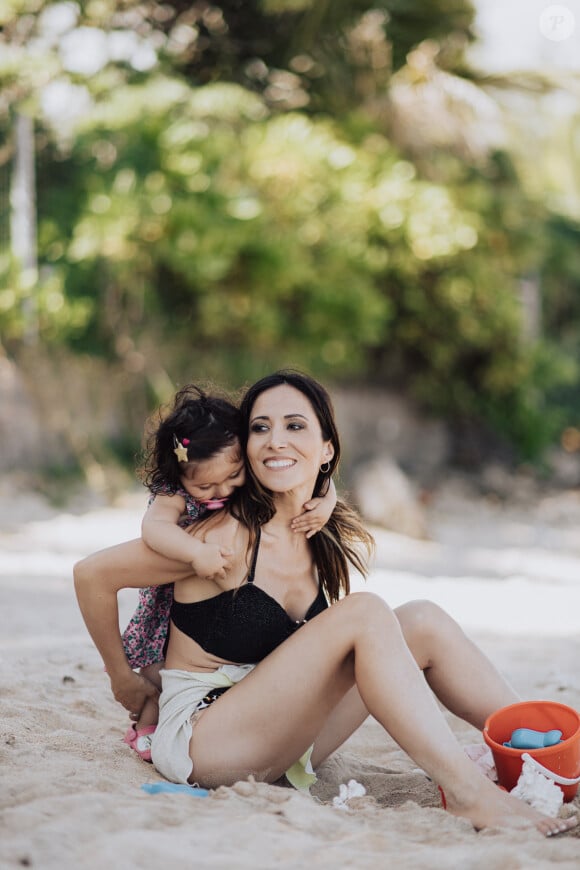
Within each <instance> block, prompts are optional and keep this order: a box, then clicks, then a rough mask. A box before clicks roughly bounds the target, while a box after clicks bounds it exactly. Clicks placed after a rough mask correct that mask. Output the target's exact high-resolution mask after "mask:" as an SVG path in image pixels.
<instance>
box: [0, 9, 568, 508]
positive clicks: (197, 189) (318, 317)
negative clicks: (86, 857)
mask: <svg viewBox="0 0 580 870" xmlns="http://www.w3.org/2000/svg"><path fill="white" fill-rule="evenodd" d="M0 24H1V27H2V29H1V32H0V468H1V470H2V472H3V473H4V474H5V475H11V476H13V475H14V473H15V472H17V473H19V474H20V475H21V478H20V479H21V480H22V482H23V485H25V486H32V487H37V488H41V489H42V488H44V489H46V490H47V491H48V492H49V493H50V494H51V496H52V497H55V498H56V497H59V496H62V494H63V493H65V492H68V491H69V489H70V487H71V486H72V485H73V483H74V482H75V481H79V480H80V481H83V482H84V483H88V484H89V487H90V488H92V490H93V491H95V492H101V493H103V494H114V492H115V491H118V489H119V488H122V487H124V486H126V484H127V481H128V480H129V479H131V474H132V471H131V469H132V467H133V463H134V457H135V453H136V452H137V451H138V449H139V443H140V438H141V434H142V428H143V422H144V419H145V417H146V415H147V413H148V412H149V411H150V410H151V409H152V408H153V407H155V406H157V405H158V404H159V403H162V402H165V401H167V400H168V399H169V398H170V397H171V395H172V393H173V392H174V390H175V389H176V388H177V387H178V386H180V385H182V384H183V383H186V382H188V381H196V382H207V381H215V382H217V383H219V384H221V385H223V386H224V387H226V388H228V389H230V390H233V391H235V390H238V389H240V388H242V387H243V385H244V384H246V383H248V382H249V381H251V380H253V379H255V378H256V377H258V376H260V375H262V374H264V373H266V372H268V371H271V370H273V369H275V368H277V367H279V366H287V365H289V366H293V367H298V368H300V369H303V370H307V371H309V372H311V373H313V374H314V375H316V376H318V377H320V378H321V379H322V380H323V381H324V382H325V384H327V385H328V386H329V388H330V389H331V391H332V392H333V395H335V396H336V398H337V406H338V408H339V411H340V417H341V421H342V425H343V428H344V429H345V432H346V435H347V450H346V458H347V468H346V472H345V474H346V481H347V483H349V468H352V467H354V466H355V465H356V464H357V463H360V462H363V461H370V460H372V459H375V458H377V457H379V458H380V457H381V456H384V455H388V456H390V458H391V459H393V460H394V461H395V462H396V463H397V464H398V466H399V468H400V469H402V470H403V471H404V472H406V473H408V474H410V475H411V476H412V477H414V478H415V479H417V480H418V481H419V483H420V484H421V485H422V486H424V487H426V488H428V487H429V486H430V485H432V483H433V481H434V479H435V478H436V477H437V475H438V474H441V473H442V470H445V469H449V468H463V469H467V470H470V471H474V472H478V471H481V469H482V468H483V469H485V468H488V469H489V466H490V464H492V465H493V466H494V468H496V469H497V467H500V468H503V469H508V470H509V471H510V473H511V472H513V471H514V470H516V471H517V470H518V469H522V468H524V469H526V470H527V473H532V474H533V475H535V476H536V477H537V478H544V479H546V480H549V481H557V482H558V484H559V485H563V486H578V485H580V391H579V389H578V383H579V375H580V156H579V155H580V111H579V109H578V106H579V105H580V103H579V101H578V98H579V96H580V2H578V0H570V2H567V3H565V4H559V5H550V4H548V3H546V2H543V0H518V2H515V0H514V2H511V3H509V4H505V3H503V4H502V3H500V2H497V0H480V2H469V0H375V2H366V0H350V2H349V0H335V2H332V3H329V2H327V0H250V2H247V0H244V2H241V0H231V2H224V3H211V2H207V0H199V2H193V3H192V2H181V0H168V2H163V3H154V2H149V0H140V2H135V0H125V2H112V0H89V2H82V3H81V2H78V3H77V2H72V0H64V2H48V0H0ZM530 469H531V470H532V471H530ZM488 476H489V475H488ZM496 479H497V474H496Z"/></svg>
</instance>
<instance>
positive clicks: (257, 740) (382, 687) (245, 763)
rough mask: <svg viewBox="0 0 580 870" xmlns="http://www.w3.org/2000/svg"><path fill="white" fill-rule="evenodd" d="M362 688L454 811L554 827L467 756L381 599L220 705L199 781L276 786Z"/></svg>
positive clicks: (319, 634)
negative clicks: (251, 780) (249, 779)
mask: <svg viewBox="0 0 580 870" xmlns="http://www.w3.org/2000/svg"><path fill="white" fill-rule="evenodd" d="M354 684H356V686H357V688H358V691H359V693H360V696H361V698H362V701H363V703H364V705H365V707H366V708H367V709H368V710H369V711H370V712H371V713H372V715H373V716H374V717H375V718H376V719H377V720H378V721H379V722H380V723H381V724H382V725H383V727H384V728H385V729H386V731H387V732H388V733H389V734H390V735H391V736H392V737H393V739H394V740H396V741H397V743H399V745H400V746H401V747H402V748H403V749H404V750H405V751H406V752H407V753H408V754H409V755H410V756H411V757H412V758H413V759H414V761H415V762H416V763H417V764H418V765H420V766H421V767H422V768H423V769H424V770H426V771H427V773H428V774H429V775H430V776H431V777H432V778H433V779H434V780H435V781H436V782H437V783H438V784H439V785H441V787H442V788H443V789H444V790H445V793H446V796H447V802H448V808H449V809H450V810H451V811H452V812H454V813H455V814H457V815H462V816H465V817H467V818H469V819H470V820H471V821H472V822H473V824H474V825H475V826H476V827H485V826H488V825H504V826H505V825H506V824H507V825H509V824H535V825H536V826H537V827H538V829H539V830H541V831H543V832H544V833H557V832H558V831H560V830H564V829H566V828H567V827H571V826H572V824H574V823H575V822H570V823H564V822H562V821H561V820H554V819H549V818H547V817H545V816H542V815H540V814H539V813H537V812H536V811H535V810H532V809H531V808H530V807H528V806H527V805H526V804H523V803H522V802H520V801H518V800H516V799H515V798H512V797H511V796H510V795H507V794H505V793H504V792H502V791H500V790H499V789H497V787H496V786H495V785H493V784H492V783H491V782H490V781H489V780H487V779H486V778H485V777H484V776H482V775H481V774H480V773H479V771H478V770H477V768H476V767H475V765H474V764H473V763H472V762H471V761H470V760H469V759H468V758H467V756H466V755H465V753H464V752H463V750H462V749H461V747H460V746H459V744H458V743H457V741H456V739H455V737H454V735H453V733H452V732H451V730H450V728H449V726H448V724H447V722H446V721H445V718H444V717H443V715H442V713H441V711H440V710H439V708H438V706H437V703H436V701H435V699H434V698H433V695H432V693H431V692H430V690H429V689H428V687H427V685H426V684H425V680H424V678H423V675H422V673H421V671H420V670H419V667H418V666H417V664H416V662H415V660H414V658H413V656H412V655H411V653H410V651H409V648H408V647H407V644H406V643H405V640H404V638H403V634H402V631H401V629H400V626H399V623H398V621H397V618H396V617H395V615H394V614H393V613H392V611H391V610H390V609H389V608H388V607H387V606H386V605H385V604H384V602H382V600H381V599H379V598H377V597H376V596H373V595H368V594H367V593H358V594H355V595H351V596H348V597H347V598H345V599H343V600H342V601H341V602H339V603H338V604H336V605H334V606H333V607H331V608H329V610H327V611H325V612H324V613H322V614H320V615H319V616H317V617H316V619H315V620H312V622H310V623H308V624H307V625H305V626H304V627H303V628H301V629H300V630H299V631H298V632H296V634H295V635H294V636H293V637H292V638H290V639H289V640H288V641H286V642H285V643H283V644H282V645H281V646H280V647H278V648H277V649H276V650H275V651H274V652H273V653H272V654H271V655H270V656H268V657H267V658H266V659H265V660H264V661H263V662H261V663H260V664H259V665H258V667H257V668H255V670H254V671H253V672H252V673H250V674H249V675H248V676H247V677H246V678H245V679H244V680H242V682H241V683H239V684H238V685H236V686H234V688H233V689H231V690H230V691H229V692H227V693H226V694H225V695H224V696H223V697H222V698H220V699H219V700H218V701H216V703H215V704H213V705H212V706H211V707H210V708H209V709H208V710H207V711H206V712H205V713H204V715H203V716H202V717H201V718H200V720H199V722H198V723H197V724H196V726H195V728H194V730H193V734H192V737H191V742H190V754H191V758H192V760H193V777H194V778H195V779H196V780H197V781H198V782H200V783H202V784H205V785H209V786H217V785H219V784H222V783H226V784H227V783H232V782H234V781H235V780H236V779H239V778H242V777H246V776H247V775H248V774H250V773H252V774H254V775H255V776H256V777H257V778H259V779H262V780H266V781H270V782H272V781H274V780H276V779H277V778H278V777H279V776H280V775H281V774H282V773H283V772H284V771H285V770H286V769H287V768H288V767H289V766H290V765H291V764H292V763H293V762H295V761H296V759H297V758H299V757H300V756H301V755H302V754H303V753H304V752H305V750H306V749H307V748H308V747H309V746H310V745H312V744H313V743H315V741H316V739H317V736H318V735H319V734H320V733H321V732H322V731H323V728H324V724H325V722H326V721H327V719H328V717H329V716H330V715H331V712H332V711H333V710H335V709H336V707H337V705H338V704H339V702H340V700H341V699H342V698H344V696H345V695H346V693H347V691H348V690H349V689H350V688H351V687H352V686H353V685H354Z"/></svg>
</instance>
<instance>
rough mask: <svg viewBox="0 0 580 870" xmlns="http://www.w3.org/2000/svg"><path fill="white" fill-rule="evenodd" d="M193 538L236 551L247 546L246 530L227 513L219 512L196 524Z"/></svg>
mask: <svg viewBox="0 0 580 870" xmlns="http://www.w3.org/2000/svg"><path fill="white" fill-rule="evenodd" d="M195 536H196V537H200V538H201V539H202V540H203V541H206V542H208V543H212V544H222V545H223V546H224V547H231V548H232V549H236V548H237V547H239V546H245V545H246V544H247V541H248V530H247V529H246V528H245V526H243V525H242V524H241V523H240V522H239V520H237V519H236V518H235V517H233V516H232V515H231V514H230V513H229V512H228V511H219V512H218V513H215V514H213V515H211V516H210V517H208V518H207V519H204V520H202V521H201V522H200V523H198V524H197V526H196V527H195Z"/></svg>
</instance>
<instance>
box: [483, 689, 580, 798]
mask: <svg viewBox="0 0 580 870" xmlns="http://www.w3.org/2000/svg"><path fill="white" fill-rule="evenodd" d="M516 728H531V729H533V730H534V731H552V730H553V729H558V730H559V731H561V732H562V742H561V743H557V744H555V745H554V746H545V747H543V748H542V749H514V748H512V747H510V746H504V745H503V744H504V742H508V741H509V739H510V737H511V735H512V731H515V729H516ZM483 739H484V740H485V742H486V743H487V745H488V746H489V748H490V749H491V751H492V753H493V758H494V761H495V766H496V769H497V776H498V781H499V784H500V785H502V786H503V787H504V788H506V789H507V790H508V791H511V790H512V788H514V787H515V785H516V783H517V781H518V779H519V776H520V773H521V772H522V764H523V762H522V755H525V754H526V753H527V754H528V755H531V757H532V758H533V759H535V760H536V761H537V762H539V763H540V764H541V765H542V766H543V767H545V768H547V770H549V771H552V772H553V773H554V774H557V775H558V776H560V777H565V778H566V779H575V778H576V777H580V713H578V712H577V711H576V710H574V709H573V708H572V707H568V706H566V704H558V703H557V702H556V701H522V702H520V703H519V704H510V705H509V706H508V707H502V708H501V710H496V712H495V713H492V714H491V716H488V718H487V721H486V723H485V726H484V729H483ZM556 781H557V780H556ZM558 784H559V785H560V788H561V789H562V791H563V792H564V800H566V801H571V800H573V798H574V796H575V794H576V792H577V791H578V783H574V784H572V785H562V784H560V783H558Z"/></svg>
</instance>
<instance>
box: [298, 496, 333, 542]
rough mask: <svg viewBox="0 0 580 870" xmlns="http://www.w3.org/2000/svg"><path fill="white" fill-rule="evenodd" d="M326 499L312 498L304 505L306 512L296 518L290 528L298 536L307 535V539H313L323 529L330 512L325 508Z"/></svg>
mask: <svg viewBox="0 0 580 870" xmlns="http://www.w3.org/2000/svg"><path fill="white" fill-rule="evenodd" d="M323 502H324V499H322V498H311V499H310V501H307V502H306V503H305V505H304V512H303V513H301V514H300V515H299V516H297V517H294V519H293V520H292V522H291V523H290V528H291V529H292V531H293V532H296V533H297V534H305V535H306V537H307V538H311V537H312V536H313V535H315V534H316V533H317V532H319V531H320V529H322V528H323V527H324V526H325V525H326V523H327V522H328V511H327V510H326V505H324V507H323Z"/></svg>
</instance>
